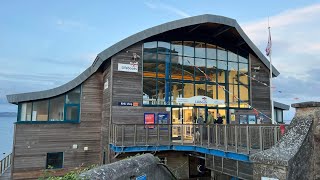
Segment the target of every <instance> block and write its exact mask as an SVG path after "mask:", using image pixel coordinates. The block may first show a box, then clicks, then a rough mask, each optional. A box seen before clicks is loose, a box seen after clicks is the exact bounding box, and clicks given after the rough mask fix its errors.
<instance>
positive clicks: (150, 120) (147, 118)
mask: <svg viewBox="0 0 320 180" xmlns="http://www.w3.org/2000/svg"><path fill="white" fill-rule="evenodd" d="M144 124H152V125H147V126H145V128H149V129H153V128H154V124H155V114H154V113H144Z"/></svg>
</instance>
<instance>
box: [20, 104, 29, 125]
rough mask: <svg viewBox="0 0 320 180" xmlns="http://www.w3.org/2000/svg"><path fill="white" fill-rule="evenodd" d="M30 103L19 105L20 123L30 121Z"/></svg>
mask: <svg viewBox="0 0 320 180" xmlns="http://www.w3.org/2000/svg"><path fill="white" fill-rule="evenodd" d="M31 113H32V103H31V102H28V103H22V104H21V105H20V116H19V120H20V121H31Z"/></svg>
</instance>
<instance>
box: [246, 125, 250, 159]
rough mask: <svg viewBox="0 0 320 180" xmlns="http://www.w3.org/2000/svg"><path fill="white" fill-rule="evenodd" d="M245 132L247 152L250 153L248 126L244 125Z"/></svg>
mask: <svg viewBox="0 0 320 180" xmlns="http://www.w3.org/2000/svg"><path fill="white" fill-rule="evenodd" d="M246 134H247V154H249V153H250V142H249V126H248V125H247V126H246Z"/></svg>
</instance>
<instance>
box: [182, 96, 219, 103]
mask: <svg viewBox="0 0 320 180" xmlns="http://www.w3.org/2000/svg"><path fill="white" fill-rule="evenodd" d="M176 102H177V103H189V104H216V105H218V104H224V100H218V99H212V98H210V97H208V96H193V97H190V98H177V100H176Z"/></svg>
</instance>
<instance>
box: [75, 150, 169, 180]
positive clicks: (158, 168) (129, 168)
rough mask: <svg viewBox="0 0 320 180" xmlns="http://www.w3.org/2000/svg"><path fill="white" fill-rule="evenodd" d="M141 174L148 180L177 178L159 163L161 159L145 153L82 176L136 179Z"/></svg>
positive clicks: (84, 177) (117, 179) (87, 177)
mask: <svg viewBox="0 0 320 180" xmlns="http://www.w3.org/2000/svg"><path fill="white" fill-rule="evenodd" d="M139 176H146V179H148V180H167V179H175V177H174V176H173V175H172V173H171V172H170V171H169V170H168V169H167V168H165V166H162V165H159V159H157V158H156V157H154V156H153V155H152V154H143V155H140V156H136V157H132V158H129V159H124V160H121V161H117V162H114V163H111V164H107V165H103V166H100V167H97V168H94V169H92V170H89V171H87V172H84V173H82V174H81V175H80V178H82V179H99V180H100V179H101V180H103V179H108V180H123V179H136V178H137V177H139Z"/></svg>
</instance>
